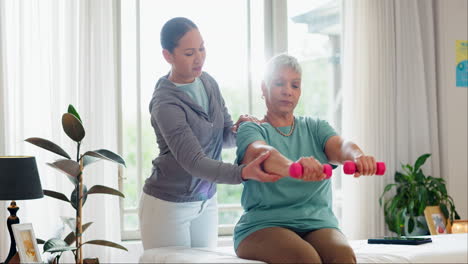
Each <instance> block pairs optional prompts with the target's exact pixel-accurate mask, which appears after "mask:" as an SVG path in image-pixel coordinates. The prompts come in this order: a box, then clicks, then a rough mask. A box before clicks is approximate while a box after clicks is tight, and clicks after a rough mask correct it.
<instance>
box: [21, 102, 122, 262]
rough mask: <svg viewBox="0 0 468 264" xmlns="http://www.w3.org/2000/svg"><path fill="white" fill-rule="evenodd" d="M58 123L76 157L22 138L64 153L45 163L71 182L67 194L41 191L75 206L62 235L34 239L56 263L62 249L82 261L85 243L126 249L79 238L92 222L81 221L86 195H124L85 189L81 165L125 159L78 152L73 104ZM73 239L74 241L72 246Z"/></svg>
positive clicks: (47, 145) (79, 128) (79, 131)
mask: <svg viewBox="0 0 468 264" xmlns="http://www.w3.org/2000/svg"><path fill="white" fill-rule="evenodd" d="M62 127H63V130H64V132H65V134H67V136H68V137H70V138H71V139H72V140H73V141H75V142H76V144H77V147H76V160H72V159H71V157H70V155H68V153H67V152H66V151H65V150H63V149H62V148H61V147H60V146H58V145H56V144H55V143H53V142H51V141H49V140H47V139H43V138H37V137H33V138H28V139H26V140H25V141H27V142H29V143H31V144H33V145H36V146H38V147H41V148H43V149H46V150H48V151H51V152H53V153H55V154H57V155H60V156H62V157H64V158H61V159H58V160H56V161H55V162H52V163H47V165H49V166H50V167H52V168H54V169H57V170H58V171H59V172H61V173H63V174H65V175H66V176H67V177H68V179H69V180H70V182H71V183H72V184H73V186H74V188H73V191H72V193H71V194H70V196H69V198H68V197H67V196H66V195H64V194H63V193H60V192H56V191H52V190H44V195H47V196H50V197H52V198H55V199H59V200H62V201H64V202H67V203H69V204H70V205H71V206H72V207H73V208H74V209H75V210H76V216H75V217H74V218H73V217H62V220H63V221H64V223H65V224H66V225H67V226H69V227H70V228H71V230H72V231H71V232H70V233H69V234H68V235H67V236H66V237H65V238H64V239H59V238H52V239H49V240H47V241H43V240H38V242H39V243H43V244H44V252H50V253H52V254H54V257H55V262H56V263H58V261H59V259H60V257H61V255H62V253H63V252H65V251H72V252H73V254H74V255H75V262H76V263H82V262H83V254H82V246H83V245H85V244H90V245H101V246H108V247H113V248H118V249H122V250H127V249H126V248H125V247H123V246H121V245H119V244H117V243H114V242H111V241H106V240H90V241H86V242H83V241H82V234H83V232H84V231H86V229H88V227H89V226H91V225H92V222H89V223H86V224H83V223H82V207H83V205H84V204H85V202H86V199H87V197H88V195H91V194H110V195H116V196H120V197H123V198H124V197H125V196H124V195H123V194H122V193H121V192H119V191H118V190H115V189H113V188H110V187H107V186H103V185H94V186H92V187H91V188H89V189H88V188H87V186H86V185H85V184H84V183H83V179H84V176H85V173H84V171H85V168H86V167H87V166H88V165H90V164H91V163H94V162H97V161H100V160H107V161H111V162H115V163H117V164H119V165H122V166H125V161H124V160H123V159H122V158H121V157H120V156H119V155H117V154H115V153H114V152H112V151H109V150H106V149H98V150H93V151H86V152H85V153H84V154H81V153H80V146H81V142H82V140H83V138H84V137H85V129H84V127H83V124H82V120H81V117H80V115H79V114H78V112H77V111H76V109H75V108H74V107H73V105H69V106H68V112H67V113H65V114H63V115H62ZM73 243H74V244H75V245H74V246H73Z"/></svg>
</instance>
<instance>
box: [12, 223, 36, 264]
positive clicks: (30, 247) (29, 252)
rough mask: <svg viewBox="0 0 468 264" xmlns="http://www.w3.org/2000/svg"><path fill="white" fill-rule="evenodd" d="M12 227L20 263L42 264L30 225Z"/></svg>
mask: <svg viewBox="0 0 468 264" xmlns="http://www.w3.org/2000/svg"><path fill="white" fill-rule="evenodd" d="M12 227H13V234H14V236H15V240H16V244H17V245H18V253H19V257H20V261H21V263H42V260H41V252H40V251H39V248H38V247H37V242H36V236H35V235H34V229H33V226H32V224H14V225H12Z"/></svg>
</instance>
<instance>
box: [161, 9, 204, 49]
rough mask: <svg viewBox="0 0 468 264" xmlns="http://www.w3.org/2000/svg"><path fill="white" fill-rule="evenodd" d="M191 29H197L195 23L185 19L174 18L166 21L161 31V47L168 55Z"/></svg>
mask: <svg viewBox="0 0 468 264" xmlns="http://www.w3.org/2000/svg"><path fill="white" fill-rule="evenodd" d="M192 29H198V28H197V26H196V25H195V23H193V22H192V21H191V20H190V19H187V18H185V17H175V18H172V19H171V20H169V21H167V22H166V23H165V24H164V26H163V27H162V29H161V46H162V48H163V49H167V50H168V51H169V52H170V53H172V52H173V51H174V48H176V47H177V45H179V40H180V39H181V38H182V37H183V36H184V35H185V33H187V32H188V31H190V30H192Z"/></svg>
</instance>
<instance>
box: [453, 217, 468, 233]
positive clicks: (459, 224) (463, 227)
mask: <svg viewBox="0 0 468 264" xmlns="http://www.w3.org/2000/svg"><path fill="white" fill-rule="evenodd" d="M461 233H468V220H455V221H453V224H452V234H461Z"/></svg>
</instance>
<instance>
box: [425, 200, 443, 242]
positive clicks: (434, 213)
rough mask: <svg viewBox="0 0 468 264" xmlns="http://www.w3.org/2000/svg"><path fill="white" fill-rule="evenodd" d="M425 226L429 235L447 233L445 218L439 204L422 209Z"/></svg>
mask: <svg viewBox="0 0 468 264" xmlns="http://www.w3.org/2000/svg"><path fill="white" fill-rule="evenodd" d="M424 216H425V217H426V222H427V227H429V232H430V233H431V235H440V234H447V233H448V232H447V219H445V216H444V214H443V213H442V211H441V210H440V207H439V206H427V207H426V209H424Z"/></svg>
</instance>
